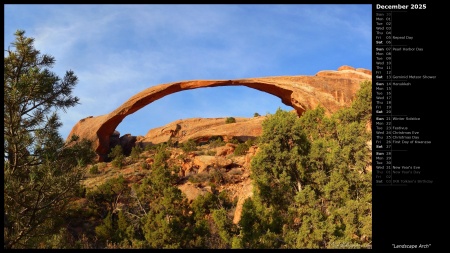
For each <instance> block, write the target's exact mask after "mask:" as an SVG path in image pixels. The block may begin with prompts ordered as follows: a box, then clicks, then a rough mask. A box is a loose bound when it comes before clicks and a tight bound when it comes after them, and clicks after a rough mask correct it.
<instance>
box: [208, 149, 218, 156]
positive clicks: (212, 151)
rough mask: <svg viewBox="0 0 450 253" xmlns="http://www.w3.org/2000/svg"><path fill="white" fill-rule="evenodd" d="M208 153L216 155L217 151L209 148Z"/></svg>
mask: <svg viewBox="0 0 450 253" xmlns="http://www.w3.org/2000/svg"><path fill="white" fill-rule="evenodd" d="M206 155H209V156H215V155H216V151H214V150H208V152H206Z"/></svg>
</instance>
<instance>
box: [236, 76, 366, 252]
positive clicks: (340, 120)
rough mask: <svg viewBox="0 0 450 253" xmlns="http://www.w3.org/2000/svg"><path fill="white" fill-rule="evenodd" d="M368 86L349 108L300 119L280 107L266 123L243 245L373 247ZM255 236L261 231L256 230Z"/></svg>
mask: <svg viewBox="0 0 450 253" xmlns="http://www.w3.org/2000/svg"><path fill="white" fill-rule="evenodd" d="M371 92H372V91H371V82H363V83H361V88H360V90H359V91H358V93H357V96H356V99H355V100H354V101H353V103H352V105H351V106H350V107H348V108H344V109H341V110H339V111H338V112H336V113H335V114H333V115H331V116H326V115H325V110H324V108H322V107H321V106H319V107H317V108H316V109H314V110H308V111H306V112H305V113H304V114H303V115H302V116H301V117H298V118H297V117H296V116H293V115H291V114H290V113H289V112H285V111H282V110H278V111H277V112H276V113H275V114H274V115H269V117H268V118H267V119H266V120H265V121H264V122H263V134H262V136H261V143H260V148H261V150H260V152H258V153H257V155H256V156H255V157H254V158H253V160H252V164H251V165H252V167H251V169H252V178H253V179H254V186H255V188H254V197H253V198H252V199H251V200H247V201H246V203H245V204H244V207H243V211H242V218H241V221H240V225H241V234H240V235H241V236H240V237H239V238H237V239H236V245H237V246H240V247H245V248H261V247H263V248H265V247H269V248H337V247H342V246H343V245H347V246H349V247H368V246H369V245H370V244H371V240H372V239H371V238H372V234H371V226H372V223H371V213H372V206H371V201H372V198H371V172H370V171H368V170H367V168H369V167H370V166H371V152H370V149H369V147H368V141H369V140H370V138H371V134H370V132H369V131H367V125H368V124H369V123H370V120H371ZM254 231H258V232H254Z"/></svg>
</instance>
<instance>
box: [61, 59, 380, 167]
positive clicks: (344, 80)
mask: <svg viewBox="0 0 450 253" xmlns="http://www.w3.org/2000/svg"><path fill="white" fill-rule="evenodd" d="M364 80H372V72H371V71H370V70H367V69H355V68H353V67H350V66H342V67H340V68H339V69H338V70H337V71H332V70H325V71H320V72H318V73H317V74H316V75H314V76H273V77H260V78H246V79H237V80H192V81H181V82H173V83H167V84H161V85H157V86H153V87H150V88H148V89H145V90H143V91H141V92H139V93H138V94H136V95H134V96H132V97H131V98H130V99H128V100H127V101H126V102H125V103H123V104H122V105H121V106H119V107H118V108H117V109H115V110H114V111H112V112H111V113H109V114H105V115H101V116H96V117H93V116H90V117H87V118H84V119H81V120H80V121H79V122H78V123H77V124H75V126H74V127H73V128H72V130H71V132H70V134H69V136H68V139H70V137H71V136H72V135H74V134H75V135H78V136H80V137H81V138H87V139H89V140H92V141H93V148H94V149H95V151H96V152H97V154H98V155H99V160H100V161H103V160H104V159H105V158H106V155H107V152H108V150H109V137H110V136H111V135H112V134H113V133H114V130H115V129H116V127H117V126H118V125H119V124H120V122H122V120H123V119H124V118H125V117H126V116H128V115H130V114H132V113H134V112H136V111H138V110H139V109H141V108H143V107H145V106H146V105H148V104H150V103H152V102H154V101H156V100H158V99H160V98H162V97H165V96H167V95H170V94H173V93H176V92H179V91H183V90H191V89H197V88H206V87H219V86H246V87H249V88H253V89H257V90H260V91H263V92H267V93H269V94H272V95H274V96H277V97H279V98H280V99H281V101H282V102H283V103H284V104H286V105H288V106H292V107H293V108H294V109H295V110H296V111H297V114H298V115H301V114H302V113H303V112H304V111H305V110H307V109H312V108H315V107H316V106H317V105H319V104H320V105H322V106H323V107H325V109H326V111H327V112H328V113H332V112H334V111H336V110H337V109H339V108H341V107H343V106H346V105H348V104H349V103H350V102H351V101H352V100H353V98H354V95H355V93H356V91H357V90H358V89H359V86H360V82H361V81H364Z"/></svg>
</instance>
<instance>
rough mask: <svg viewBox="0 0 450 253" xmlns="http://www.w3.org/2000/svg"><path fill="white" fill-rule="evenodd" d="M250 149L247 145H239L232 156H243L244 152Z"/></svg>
mask: <svg viewBox="0 0 450 253" xmlns="http://www.w3.org/2000/svg"><path fill="white" fill-rule="evenodd" d="M249 148H250V146H249V145H248V144H247V143H239V144H238V145H237V146H236V148H235V149H234V153H233V154H234V155H245V152H247V150H248V149H249Z"/></svg>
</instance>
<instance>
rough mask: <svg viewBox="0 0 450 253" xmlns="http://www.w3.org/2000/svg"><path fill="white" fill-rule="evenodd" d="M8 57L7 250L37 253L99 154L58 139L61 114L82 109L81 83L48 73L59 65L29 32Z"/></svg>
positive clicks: (68, 76) (80, 143)
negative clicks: (75, 91)
mask: <svg viewBox="0 0 450 253" xmlns="http://www.w3.org/2000/svg"><path fill="white" fill-rule="evenodd" d="M15 36H16V40H15V42H13V43H11V46H12V49H11V48H8V50H6V52H7V54H6V56H5V57H4V154H5V159H4V176H5V178H4V200H5V204H4V207H5V214H4V216H5V240H4V247H5V248H33V247H36V246H37V245H38V244H39V242H40V241H42V240H43V238H46V237H49V236H50V235H51V234H53V233H57V232H58V230H59V228H60V227H61V225H62V224H61V222H62V220H63V215H64V212H65V207H66V205H67V203H68V201H69V200H70V198H71V197H72V196H74V194H75V191H76V189H78V188H79V187H78V184H79V181H80V179H81V177H82V175H83V171H82V170H81V168H80V166H78V165H84V164H86V163H88V162H90V161H91V160H92V159H93V157H94V155H95V153H93V151H92V150H91V149H90V143H89V142H88V141H85V140H79V138H77V137H76V136H72V139H71V143H70V144H69V145H68V144H66V143H65V142H64V141H63V139H62V138H61V136H60V135H59V133H58V131H57V130H58V128H59V127H60V126H61V122H60V121H59V117H58V115H57V111H58V110H63V111H65V110H66V109H67V108H70V107H72V106H75V105H76V104H78V101H79V99H78V98H77V97H74V96H72V89H73V88H74V87H75V85H76V83H77V77H76V76H75V74H74V73H73V72H72V71H67V72H66V74H65V75H64V77H63V78H62V79H61V78H60V77H58V76H57V75H56V74H55V73H53V72H51V71H50V68H51V67H53V65H54V63H55V59H54V58H53V57H52V56H49V55H46V54H44V55H41V53H40V51H39V50H36V49H35V48H34V39H33V38H28V37H26V36H25V31H23V30H18V31H17V32H16V33H15Z"/></svg>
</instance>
